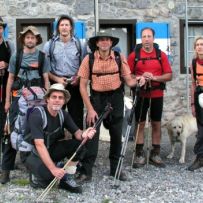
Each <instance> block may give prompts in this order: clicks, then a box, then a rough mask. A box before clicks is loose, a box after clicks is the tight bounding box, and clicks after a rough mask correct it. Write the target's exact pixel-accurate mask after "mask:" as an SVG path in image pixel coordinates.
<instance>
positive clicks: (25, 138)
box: [11, 87, 64, 152]
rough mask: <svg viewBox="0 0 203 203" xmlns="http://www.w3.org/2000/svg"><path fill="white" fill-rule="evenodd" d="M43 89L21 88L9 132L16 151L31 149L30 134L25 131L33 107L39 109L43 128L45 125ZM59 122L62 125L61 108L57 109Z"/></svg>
mask: <svg viewBox="0 0 203 203" xmlns="http://www.w3.org/2000/svg"><path fill="white" fill-rule="evenodd" d="M44 94H45V90H44V89H43V88H41V87H30V88H24V89H23V90H22V95H21V97H20V98H19V100H18V105H19V113H18V116H17V119H16V121H15V126H14V130H13V132H12V133H11V145H12V147H13V148H14V149H15V150H17V151H23V152H29V151H31V150H32V149H33V145H32V140H31V134H30V133H29V132H27V131H26V130H27V129H28V128H27V127H28V119H29V115H30V114H31V113H32V112H33V111H34V109H36V108H37V109H39V111H40V114H41V116H42V120H43V129H45V128H46V126H47V116H46V112H45V110H44V105H45V101H44V99H43V98H44ZM59 118H60V124H61V126H62V125H63V121H64V116H63V112H62V110H60V111H59Z"/></svg>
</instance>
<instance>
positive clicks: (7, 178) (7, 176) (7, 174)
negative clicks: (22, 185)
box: [0, 170, 10, 184]
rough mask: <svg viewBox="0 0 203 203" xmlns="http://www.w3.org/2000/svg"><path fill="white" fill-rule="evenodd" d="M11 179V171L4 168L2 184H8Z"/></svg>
mask: <svg viewBox="0 0 203 203" xmlns="http://www.w3.org/2000/svg"><path fill="white" fill-rule="evenodd" d="M9 181H10V171H6V170H2V174H1V180H0V182H1V184H6V183H8V182H9Z"/></svg>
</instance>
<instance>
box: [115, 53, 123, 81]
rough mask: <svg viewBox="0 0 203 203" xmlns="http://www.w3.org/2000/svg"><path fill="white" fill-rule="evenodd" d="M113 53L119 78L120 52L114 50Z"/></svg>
mask: <svg viewBox="0 0 203 203" xmlns="http://www.w3.org/2000/svg"><path fill="white" fill-rule="evenodd" d="M114 55H115V60H116V63H117V65H118V71H119V75H120V78H121V55H120V53H119V52H118V51H114Z"/></svg>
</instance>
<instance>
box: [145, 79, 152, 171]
mask: <svg viewBox="0 0 203 203" xmlns="http://www.w3.org/2000/svg"><path fill="white" fill-rule="evenodd" d="M151 87H152V86H151V81H149V108H148V113H147V127H148V132H147V164H146V167H147V169H148V167H149V156H150V155H149V154H150V153H149V150H150V149H149V148H150V146H149V144H150V139H149V137H150V125H151Z"/></svg>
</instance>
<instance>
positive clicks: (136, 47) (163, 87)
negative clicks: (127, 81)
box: [134, 43, 166, 90]
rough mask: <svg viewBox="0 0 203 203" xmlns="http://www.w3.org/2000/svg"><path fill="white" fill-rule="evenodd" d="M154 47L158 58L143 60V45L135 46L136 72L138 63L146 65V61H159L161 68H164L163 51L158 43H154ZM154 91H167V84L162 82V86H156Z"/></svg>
mask: <svg viewBox="0 0 203 203" xmlns="http://www.w3.org/2000/svg"><path fill="white" fill-rule="evenodd" d="M153 46H154V48H155V51H156V57H147V58H141V57H140V52H141V48H142V44H137V45H136V46H135V60H134V70H135V69H136V65H137V62H138V61H142V63H143V64H144V63H145V61H146V60H158V61H159V63H160V65H161V67H162V61H161V50H160V49H159V45H158V44H156V43H153ZM152 89H161V90H165V89H166V83H165V82H160V85H158V86H156V87H155V88H152Z"/></svg>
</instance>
